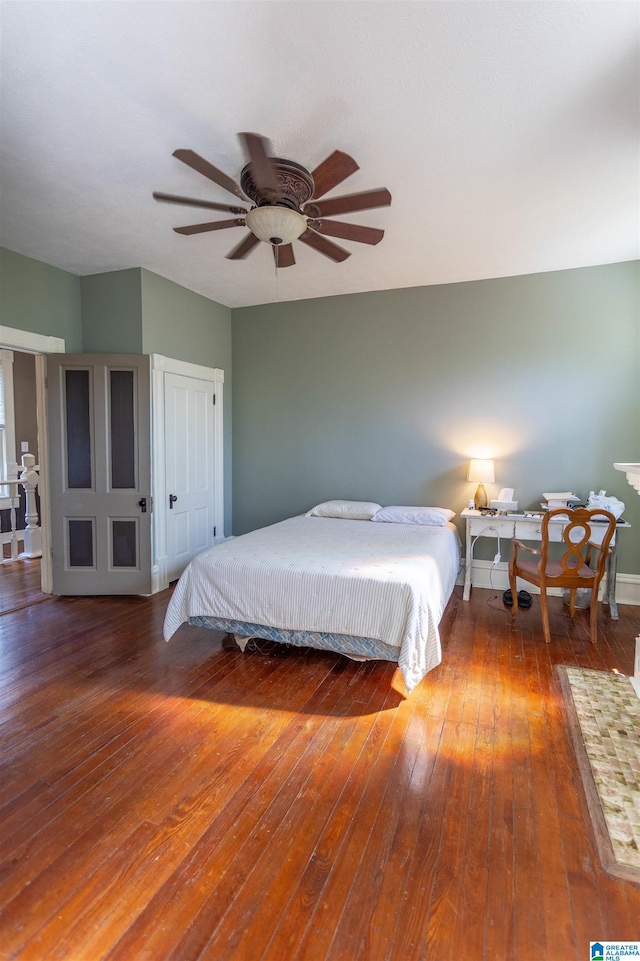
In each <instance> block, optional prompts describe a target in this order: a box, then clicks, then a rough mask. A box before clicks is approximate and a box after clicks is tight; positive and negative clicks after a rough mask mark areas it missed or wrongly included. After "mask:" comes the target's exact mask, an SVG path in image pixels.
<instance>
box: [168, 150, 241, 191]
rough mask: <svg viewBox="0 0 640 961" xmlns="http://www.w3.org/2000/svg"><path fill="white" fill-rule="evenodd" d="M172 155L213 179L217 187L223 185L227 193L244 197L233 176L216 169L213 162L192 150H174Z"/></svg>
mask: <svg viewBox="0 0 640 961" xmlns="http://www.w3.org/2000/svg"><path fill="white" fill-rule="evenodd" d="M173 156H174V157H177V158H178V160H181V161H182V162H183V163H184V164H186V165H187V167H191V169H192V170H196V171H197V172H198V173H199V174H202V176H203V177H207V178H208V179H209V180H213V182H214V184H218V186H219V187H224V189H225V190H228V191H229V193H231V194H235V195H236V197H241V198H242V200H244V199H245V197H244V194H243V192H242V189H241V187H240V184H237V183H236V182H235V180H234V179H233V177H230V176H229V175H228V174H226V173H223V171H222V170H218V168H217V167H214V166H213V164H210V163H209V161H208V160H205V159H204V157H201V156H200V155H199V154H197V153H195V151H193V150H174V151H173Z"/></svg>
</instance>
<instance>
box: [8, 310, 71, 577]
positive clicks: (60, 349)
mask: <svg viewBox="0 0 640 961" xmlns="http://www.w3.org/2000/svg"><path fill="white" fill-rule="evenodd" d="M0 347H2V348H6V349H7V350H18V351H21V352H22V353H23V354H34V355H35V365H36V416H37V419H38V462H39V467H40V480H39V482H38V491H39V494H40V529H41V531H42V561H41V566H40V587H41V590H42V593H43V594H51V593H52V592H53V572H52V565H51V514H50V510H49V446H48V440H47V404H46V357H45V355H46V354H64V353H66V348H65V342H64V340H63V338H62V337H51V336H49V335H48V334H34V333H32V332H31V331H29V330H20V329H19V328H18V327H1V326H0Z"/></svg>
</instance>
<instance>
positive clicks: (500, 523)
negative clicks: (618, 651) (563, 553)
mask: <svg viewBox="0 0 640 961" xmlns="http://www.w3.org/2000/svg"><path fill="white" fill-rule="evenodd" d="M460 517H463V518H464V520H465V523H466V525H467V553H466V565H467V569H466V572H465V577H464V591H463V594H462V597H463V599H464V600H465V601H468V600H469V595H470V594H471V588H472V586H473V584H472V568H473V547H472V545H473V543H474V540H475V538H476V537H496V538H497V537H498V535H499V536H500V537H504V538H505V539H507V540H510V539H511V538H512V537H517V538H518V539H519V540H521V541H540V540H542V532H541V524H542V518H541V517H509V516H507V515H506V514H493V515H491V514H481V513H480V511H476V510H472V509H470V508H466V509H465V510H463V511H462V513H461V514H460ZM567 523H568V522H567V521H561V520H558V521H552V522H551V524H550V531H549V536H550V539H551V540H552V541H560V540H562V531H563V529H564V527H566V525H567ZM621 527H631V524H628V523H627V522H626V521H624V522H623V523H622V524H620V523H619V524H618V528H621ZM490 528H493V530H491V529H490ZM605 528H606V524H602V525H600V524H593V525H592V526H591V540H592V541H593V543H594V544H598V543H602V538H603V536H604V530H605ZM617 533H618V531H617V529H616V531H615V532H614V535H613V537H612V539H611V545H610V554H609V557H608V558H607V588H606V593H605V595H604V597H603V598H602V601H603V603H604V604H608V605H609V610H610V614H611V617H612V618H613V619H614V620H617V619H618V606H617V604H616V574H617V569H618V559H617V556H616V554H617V550H616V540H617Z"/></svg>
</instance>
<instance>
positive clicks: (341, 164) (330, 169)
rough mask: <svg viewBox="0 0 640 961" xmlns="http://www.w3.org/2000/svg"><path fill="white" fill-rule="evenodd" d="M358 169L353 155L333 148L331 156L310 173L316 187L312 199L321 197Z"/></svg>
mask: <svg viewBox="0 0 640 961" xmlns="http://www.w3.org/2000/svg"><path fill="white" fill-rule="evenodd" d="M359 169H360V168H359V167H358V164H357V163H356V162H355V160H354V159H353V157H350V156H349V154H346V153H343V152H342V151H341V150H334V151H333V153H332V154H331V156H330V157H327V159H326V160H323V161H322V163H321V164H320V166H319V167H316V169H315V170H314V171H313V173H312V174H311V176H312V177H313V182H314V184H315V187H316V189H315V192H314V194H313V197H314V199H315V198H317V197H323V196H324V195H325V194H326V193H328V192H329V191H330V190H333V188H334V187H337V186H338V184H341V183H342V181H343V180H346V179H347V177H350V176H351V174H353V173H355V172H356V170H359Z"/></svg>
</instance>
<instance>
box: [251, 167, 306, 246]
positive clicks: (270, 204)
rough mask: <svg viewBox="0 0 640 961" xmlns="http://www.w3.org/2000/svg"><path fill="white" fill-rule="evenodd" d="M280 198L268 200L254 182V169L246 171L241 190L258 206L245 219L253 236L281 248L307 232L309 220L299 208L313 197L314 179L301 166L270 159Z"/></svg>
mask: <svg viewBox="0 0 640 961" xmlns="http://www.w3.org/2000/svg"><path fill="white" fill-rule="evenodd" d="M270 160H271V164H272V167H273V172H274V174H275V178H276V182H277V184H278V188H279V190H280V194H281V196H280V197H279V198H278V199H277V200H275V201H274V200H273V199H270V198H269V197H265V195H264V192H263V191H262V190H261V189H260V188H259V187H258V186H257V185H256V183H255V181H254V179H253V173H252V165H251V164H250V163H249V164H247V165H246V167H244V169H243V171H242V174H241V175H240V186H241V187H242V189H243V191H244V192H245V194H246V195H247V197H249V199H250V200H252V201H253V202H254V203H255V204H256V206H255V207H254V208H253V209H252V210H250V211H249V213H248V214H247V215H246V217H245V223H246V225H247V227H248V228H249V230H250V231H251V233H252V234H254V235H255V236H256V237H258V239H259V240H263V241H264V242H265V243H267V244H273V245H274V246H276V247H277V246H279V245H280V244H290V243H291V241H292V240H297V239H298V237H300V235H301V234H303V233H304V232H305V230H306V229H307V218H306V217H305V216H304V215H303V214H302V213H301V211H300V208H301V207H302V205H303V204H304V203H306V201H307V200H309V199H310V198H311V197H313V192H314V189H315V185H314V183H313V177H312V176H311V174H310V173H309V171H308V170H306V169H305V168H304V167H303V166H301V164H297V163H294V161H293V160H283V159H281V158H280V157H272V158H270Z"/></svg>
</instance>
